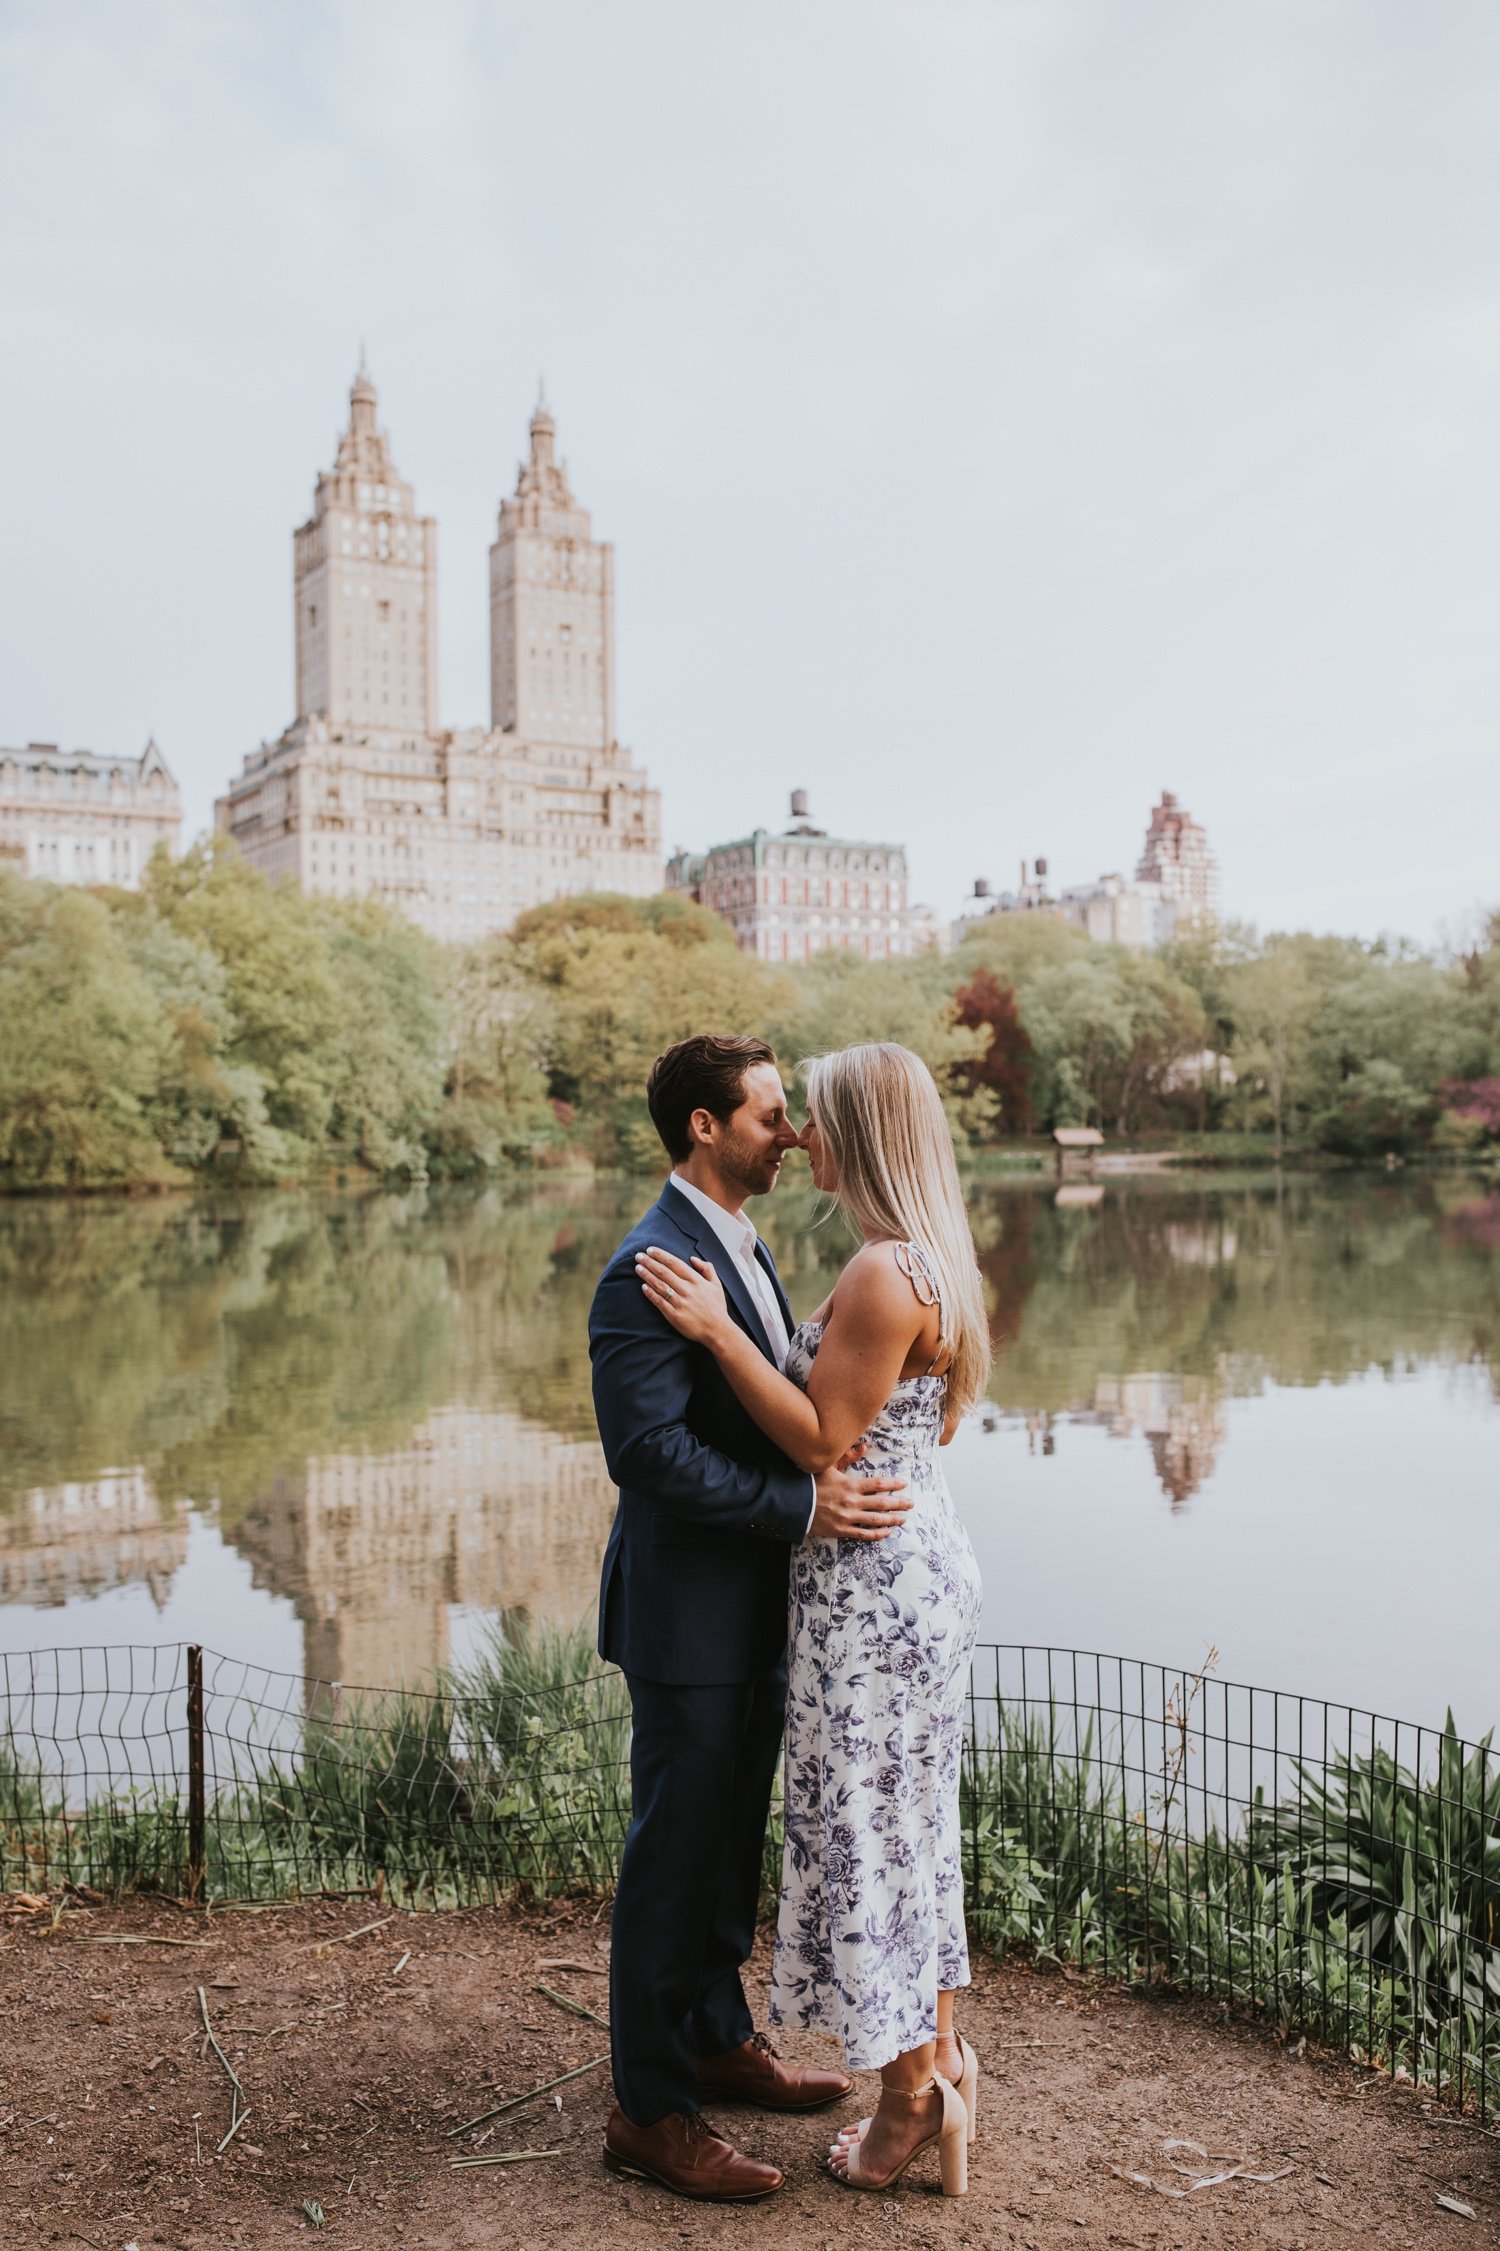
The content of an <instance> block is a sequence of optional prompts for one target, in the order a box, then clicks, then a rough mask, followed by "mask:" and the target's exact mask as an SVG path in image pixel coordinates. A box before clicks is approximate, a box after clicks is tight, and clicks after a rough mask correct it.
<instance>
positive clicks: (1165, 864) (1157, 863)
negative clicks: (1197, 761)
mask: <svg viewBox="0 0 1500 2251" xmlns="http://www.w3.org/2000/svg"><path fill="white" fill-rule="evenodd" d="M1135 874H1136V881H1137V882H1138V883H1156V884H1159V885H1160V886H1161V893H1162V897H1163V898H1164V899H1166V900H1168V901H1170V903H1171V905H1172V907H1173V908H1174V910H1175V919H1176V921H1177V922H1178V923H1184V924H1185V923H1207V922H1217V921H1218V919H1219V863H1218V861H1217V860H1216V859H1215V858H1214V856H1213V854H1212V852H1211V851H1210V850H1209V848H1208V832H1207V830H1206V829H1205V828H1204V827H1203V825H1202V823H1201V822H1199V821H1195V820H1194V819H1193V817H1192V815H1191V813H1189V812H1188V811H1187V809H1186V808H1185V807H1184V806H1182V805H1179V804H1178V802H1177V799H1176V798H1175V797H1174V796H1173V794H1172V792H1171V790H1169V789H1164V790H1163V791H1162V793H1161V802H1160V804H1158V805H1154V806H1153V807H1152V809H1151V821H1150V825H1149V827H1148V828H1147V830H1146V843H1145V849H1144V850H1143V851H1142V853H1141V859H1140V865H1139V866H1138V867H1137V869H1136V871H1135Z"/></svg>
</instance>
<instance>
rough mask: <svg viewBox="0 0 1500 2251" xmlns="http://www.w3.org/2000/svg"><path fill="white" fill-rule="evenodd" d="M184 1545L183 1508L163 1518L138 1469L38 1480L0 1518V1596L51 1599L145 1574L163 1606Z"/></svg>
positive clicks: (65, 1598)
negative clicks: (56, 1481) (72, 1480)
mask: <svg viewBox="0 0 1500 2251" xmlns="http://www.w3.org/2000/svg"><path fill="white" fill-rule="evenodd" d="M187 1544H188V1531H187V1517H186V1514H185V1512H184V1513H180V1514H176V1515H173V1516H172V1517H170V1518H169V1519H168V1520H167V1521H166V1522H163V1520H162V1512H161V1509H160V1507H159V1506H158V1504H157V1499H156V1495H155V1493H154V1492H153V1491H152V1490H151V1481H150V1479H149V1478H148V1477H147V1475H146V1472H145V1471H144V1470H143V1469H101V1470H100V1471H99V1473H98V1475H97V1476H96V1477H90V1478H87V1479H85V1480H82V1481H81V1482H79V1483H78V1484H67V1485H39V1486H37V1487H35V1488H34V1489H33V1490H32V1491H31V1492H29V1493H23V1494H22V1496H21V1502H20V1509H19V1512H18V1514H16V1515H15V1516H0V1602H4V1603H10V1602H34V1603H44V1604H47V1605H56V1604H61V1603H64V1602H68V1601H71V1600H72V1598H73V1597H74V1596H75V1595H97V1594H104V1593H106V1592H107V1591H108V1590H109V1589H110V1588H111V1587H123V1586H129V1585H132V1584H133V1583H134V1582H135V1581H136V1580H138V1579H143V1580H144V1581H145V1583H146V1585H147V1586H148V1587H149V1588H150V1590H151V1596H152V1599H153V1601H154V1602H155V1603H156V1604H157V1606H158V1608H160V1606H161V1604H162V1603H163V1602H164V1601H165V1600H166V1597H167V1590H168V1588H169V1587H170V1585H171V1583H172V1576H173V1573H174V1572H175V1571H176V1569H177V1567H178V1565H179V1564H180V1563H183V1562H184V1561H185V1560H186V1558H187Z"/></svg>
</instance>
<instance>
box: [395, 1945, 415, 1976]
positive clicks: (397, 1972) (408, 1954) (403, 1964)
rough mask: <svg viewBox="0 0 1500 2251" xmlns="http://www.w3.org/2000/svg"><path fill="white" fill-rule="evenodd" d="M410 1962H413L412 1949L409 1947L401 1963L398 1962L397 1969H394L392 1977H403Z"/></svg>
mask: <svg viewBox="0 0 1500 2251" xmlns="http://www.w3.org/2000/svg"><path fill="white" fill-rule="evenodd" d="M410 1960H411V1948H410V1947H409V1946H408V1948H407V1949H406V1952H405V1953H404V1954H403V1955H402V1957H401V1959H400V1961H399V1962H398V1963H397V1964H396V1967H395V1968H394V1969H393V1970H392V1972H391V1975H392V1977H399V1976H400V1975H401V1972H402V1971H403V1970H404V1969H405V1967H406V1965H407V1963H408V1962H409V1961H410Z"/></svg>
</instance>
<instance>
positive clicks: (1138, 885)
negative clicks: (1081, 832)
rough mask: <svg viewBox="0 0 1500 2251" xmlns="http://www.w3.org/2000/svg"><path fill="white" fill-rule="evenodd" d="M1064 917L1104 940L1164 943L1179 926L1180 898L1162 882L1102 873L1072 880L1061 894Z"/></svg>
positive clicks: (1141, 944) (1146, 944) (1119, 943)
mask: <svg viewBox="0 0 1500 2251" xmlns="http://www.w3.org/2000/svg"><path fill="white" fill-rule="evenodd" d="M1058 905H1059V906H1060V907H1061V908H1062V912H1063V920H1064V921H1065V922H1071V923H1072V925H1073V927H1074V928H1075V929H1076V930H1081V931H1082V932H1083V934H1084V936H1085V937H1087V938H1094V939H1097V940H1098V941H1099V942H1100V943H1101V944H1105V945H1113V946H1134V947H1137V948H1151V947H1155V946H1164V945H1166V943H1167V942H1168V940H1169V939H1170V938H1171V936H1172V934H1173V932H1174V930H1175V929H1176V927H1177V907H1176V902H1175V901H1174V900H1172V899H1170V898H1169V897H1168V896H1167V894H1166V892H1165V891H1164V890H1163V888H1162V886H1161V884H1160V883H1157V882H1141V881H1140V880H1137V881H1136V882H1134V883H1129V882H1127V881H1126V879H1125V877H1124V876H1123V875H1101V876H1100V877H1099V879H1098V881H1097V882H1096V883H1070V884H1068V885H1067V886H1066V888H1065V889H1064V890H1062V891H1061V892H1059V894H1058Z"/></svg>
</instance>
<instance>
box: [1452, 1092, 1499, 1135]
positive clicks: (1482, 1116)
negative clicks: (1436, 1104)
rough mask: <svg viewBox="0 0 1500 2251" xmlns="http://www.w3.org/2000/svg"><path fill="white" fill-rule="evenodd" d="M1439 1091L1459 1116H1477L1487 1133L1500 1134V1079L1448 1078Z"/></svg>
mask: <svg viewBox="0 0 1500 2251" xmlns="http://www.w3.org/2000/svg"><path fill="white" fill-rule="evenodd" d="M1438 1093H1439V1095H1440V1097H1441V1099H1442V1101H1443V1103H1444V1104H1445V1106H1446V1107H1447V1108H1448V1109H1450V1110H1453V1111H1456V1112H1457V1114H1458V1116H1459V1117H1461V1118H1477V1119H1478V1120H1479V1123H1480V1124H1481V1125H1482V1126H1483V1127H1484V1130H1485V1132H1486V1133H1494V1134H1500V1079H1447V1080H1445V1081H1444V1083H1443V1085H1442V1086H1440V1087H1439V1088H1438Z"/></svg>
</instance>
